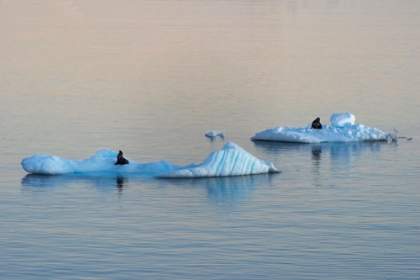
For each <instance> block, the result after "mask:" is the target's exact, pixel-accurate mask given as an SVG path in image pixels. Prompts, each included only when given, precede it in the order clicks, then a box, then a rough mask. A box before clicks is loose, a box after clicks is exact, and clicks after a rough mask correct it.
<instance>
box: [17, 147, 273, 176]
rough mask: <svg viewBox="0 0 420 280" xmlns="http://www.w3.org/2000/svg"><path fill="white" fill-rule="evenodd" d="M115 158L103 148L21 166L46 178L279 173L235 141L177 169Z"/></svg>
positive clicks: (25, 161) (32, 159) (44, 157)
mask: <svg viewBox="0 0 420 280" xmlns="http://www.w3.org/2000/svg"><path fill="white" fill-rule="evenodd" d="M116 158H117V152H116V151H112V150H107V149H103V150H100V151H98V152H96V153H95V154H94V155H93V156H92V157H90V158H88V159H84V160H80V161H74V160H70V159H66V158H61V157H57V156H49V155H34V156H31V157H27V158H24V159H23V160H22V162H21V165H22V167H23V169H24V170H25V171H26V172H28V173H31V174H43V175H59V174H75V173H96V174H102V175H104V174H106V173H111V174H133V175H136V176H143V177H158V178H196V177H219V176H238V175H251V174H261V173H272V172H279V171H278V170H277V169H276V168H275V167H274V165H273V164H272V163H271V162H266V161H263V160H260V159H258V158H256V157H254V156H253V155H251V154H250V153H248V152H246V151H245V150H243V149H242V148H241V147H239V146H238V145H236V144H234V143H232V142H228V143H226V144H225V145H224V146H223V148H222V149H221V150H219V151H215V152H212V153H210V155H209V156H208V157H207V158H206V159H205V160H204V162H203V163H201V164H190V165H186V166H176V165H172V164H171V163H169V162H167V161H159V162H151V163H138V162H136V161H134V160H131V159H128V160H129V161H130V164H126V165H114V163H115V161H116Z"/></svg>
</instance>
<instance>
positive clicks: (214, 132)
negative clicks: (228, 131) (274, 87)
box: [204, 130, 225, 138]
mask: <svg viewBox="0 0 420 280" xmlns="http://www.w3.org/2000/svg"><path fill="white" fill-rule="evenodd" d="M204 135H205V136H206V137H209V138H213V137H217V136H219V137H225V130H222V131H221V132H220V133H216V131H214V130H211V131H209V132H207V133H206V134H204Z"/></svg>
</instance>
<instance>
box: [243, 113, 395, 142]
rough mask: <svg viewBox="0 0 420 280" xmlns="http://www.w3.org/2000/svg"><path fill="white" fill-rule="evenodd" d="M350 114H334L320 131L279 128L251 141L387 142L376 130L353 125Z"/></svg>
mask: <svg viewBox="0 0 420 280" xmlns="http://www.w3.org/2000/svg"><path fill="white" fill-rule="evenodd" d="M355 119H356V118H355V116H354V115H353V114H351V113H334V114H332V116H331V118H330V123H331V126H329V125H325V124H323V125H322V129H312V128H311V124H309V125H307V126H306V127H290V126H285V127H284V128H283V127H281V126H278V127H275V128H271V129H266V130H264V131H261V132H257V133H256V134H255V135H254V136H253V137H251V140H253V141H254V140H264V141H280V142H293V143H322V142H357V141H387V140H388V137H389V135H388V134H387V133H385V132H383V131H381V130H379V129H377V128H374V127H369V126H365V125H363V124H355V123H354V121H355Z"/></svg>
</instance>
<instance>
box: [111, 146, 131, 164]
mask: <svg viewBox="0 0 420 280" xmlns="http://www.w3.org/2000/svg"><path fill="white" fill-rule="evenodd" d="M129 163H130V162H129V161H128V160H127V159H126V158H124V157H123V152H121V150H120V151H119V152H118V155H117V162H116V163H115V164H114V165H124V164H129Z"/></svg>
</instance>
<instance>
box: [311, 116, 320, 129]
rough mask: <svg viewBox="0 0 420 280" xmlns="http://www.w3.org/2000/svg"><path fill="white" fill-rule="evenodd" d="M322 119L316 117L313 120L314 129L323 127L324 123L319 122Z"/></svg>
mask: <svg viewBox="0 0 420 280" xmlns="http://www.w3.org/2000/svg"><path fill="white" fill-rule="evenodd" d="M319 121H320V119H319V118H316V119H315V120H314V121H313V122H312V128H313V129H322V124H321V123H320V122H319Z"/></svg>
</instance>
